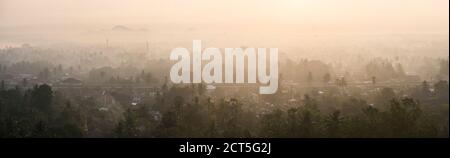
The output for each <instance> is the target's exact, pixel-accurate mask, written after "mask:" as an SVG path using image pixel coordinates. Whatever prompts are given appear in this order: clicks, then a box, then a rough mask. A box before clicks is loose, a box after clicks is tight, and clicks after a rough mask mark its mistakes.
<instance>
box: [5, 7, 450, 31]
mask: <svg viewBox="0 0 450 158" xmlns="http://www.w3.org/2000/svg"><path fill="white" fill-rule="evenodd" d="M448 15H449V1H448V0H220V1H219V0H150V1H149V0H0V26H4V27H17V26H34V27H37V26H60V27H75V26H96V25H104V26H106V25H109V26H113V25H127V26H130V25H131V26H151V25H156V24H159V25H164V24H176V25H186V27H189V26H195V27H198V26H201V25H217V26H236V27H249V28H255V27H269V28H276V29H285V28H289V29H306V30H307V29H310V28H315V29H319V30H366V29H368V30H383V29H384V30H407V31H416V30H417V31H433V32H448V27H449V26H448V23H449V21H448V19H449V17H448Z"/></svg>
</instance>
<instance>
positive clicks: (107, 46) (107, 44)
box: [106, 39, 109, 48]
mask: <svg viewBox="0 0 450 158" xmlns="http://www.w3.org/2000/svg"><path fill="white" fill-rule="evenodd" d="M106 48H109V40H108V39H106Z"/></svg>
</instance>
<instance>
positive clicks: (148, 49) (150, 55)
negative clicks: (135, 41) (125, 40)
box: [146, 41, 152, 59]
mask: <svg viewBox="0 0 450 158" xmlns="http://www.w3.org/2000/svg"><path fill="white" fill-rule="evenodd" d="M146 46H147V54H148V56H149V58H150V59H151V58H152V54H151V52H150V46H149V44H148V41H147V42H146Z"/></svg>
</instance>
